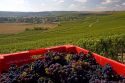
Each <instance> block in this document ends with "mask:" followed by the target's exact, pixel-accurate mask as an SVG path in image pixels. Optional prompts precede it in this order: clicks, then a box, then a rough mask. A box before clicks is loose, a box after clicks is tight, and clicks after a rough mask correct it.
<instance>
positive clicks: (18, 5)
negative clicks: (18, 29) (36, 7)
mask: <svg viewBox="0 0 125 83" xmlns="http://www.w3.org/2000/svg"><path fill="white" fill-rule="evenodd" d="M25 7H26V5H25V0H18V1H17V0H1V2H0V10H1V11H21V10H25V9H26V8H25Z"/></svg>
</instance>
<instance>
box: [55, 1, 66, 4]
mask: <svg viewBox="0 0 125 83" xmlns="http://www.w3.org/2000/svg"><path fill="white" fill-rule="evenodd" d="M53 1H55V2H56V3H58V4H61V3H64V2H65V1H64V0H53Z"/></svg>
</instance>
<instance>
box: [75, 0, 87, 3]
mask: <svg viewBox="0 0 125 83" xmlns="http://www.w3.org/2000/svg"><path fill="white" fill-rule="evenodd" d="M74 1H77V2H80V3H81V2H82V3H85V2H87V1H88V0H74Z"/></svg>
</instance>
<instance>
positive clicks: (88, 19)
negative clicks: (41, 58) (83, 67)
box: [0, 12, 125, 59]
mask: <svg viewBox="0 0 125 83" xmlns="http://www.w3.org/2000/svg"><path fill="white" fill-rule="evenodd" d="M0 26H1V25H0ZM29 26H31V25H29ZM21 27H23V26H21ZM63 44H73V45H78V46H81V47H83V48H86V49H89V50H91V51H94V52H97V53H100V54H102V55H104V53H106V52H113V53H114V52H117V54H118V53H123V52H125V50H124V49H125V48H124V47H125V12H114V13H113V14H111V15H98V14H97V15H96V14H94V15H87V16H83V17H82V18H81V19H79V20H73V21H62V22H61V23H60V24H59V26H58V27H56V28H53V29H49V30H47V31H43V32H41V31H24V32H21V33H18V34H9V35H8V34H5V35H0V53H12V52H17V51H23V50H30V49H37V48H41V47H48V46H55V45H63ZM121 49H122V50H121ZM107 55H108V54H107ZM109 55H112V53H109ZM113 55H114V54H113ZM115 55H116V54H115ZM114 59H115V57H114Z"/></svg>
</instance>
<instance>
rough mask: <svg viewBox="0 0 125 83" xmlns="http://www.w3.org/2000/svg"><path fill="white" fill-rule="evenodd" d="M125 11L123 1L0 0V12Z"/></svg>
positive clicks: (124, 0)
mask: <svg viewBox="0 0 125 83" xmlns="http://www.w3.org/2000/svg"><path fill="white" fill-rule="evenodd" d="M110 10H113V11H114V10H125V0H0V11H22V12H41V11H110Z"/></svg>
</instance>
